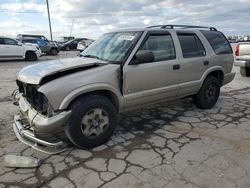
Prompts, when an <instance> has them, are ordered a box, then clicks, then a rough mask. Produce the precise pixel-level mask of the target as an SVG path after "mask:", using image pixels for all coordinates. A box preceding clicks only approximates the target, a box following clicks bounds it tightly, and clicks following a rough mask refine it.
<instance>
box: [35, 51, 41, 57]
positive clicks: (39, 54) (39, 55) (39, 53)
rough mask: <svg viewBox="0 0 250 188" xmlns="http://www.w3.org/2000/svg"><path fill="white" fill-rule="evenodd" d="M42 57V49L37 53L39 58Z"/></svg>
mask: <svg viewBox="0 0 250 188" xmlns="http://www.w3.org/2000/svg"><path fill="white" fill-rule="evenodd" d="M41 55H42V51H41V49H39V50H37V51H36V56H37V58H39V57H41Z"/></svg>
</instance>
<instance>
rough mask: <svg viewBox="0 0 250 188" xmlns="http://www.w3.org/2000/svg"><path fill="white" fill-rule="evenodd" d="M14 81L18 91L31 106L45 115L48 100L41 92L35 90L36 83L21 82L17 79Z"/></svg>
mask: <svg viewBox="0 0 250 188" xmlns="http://www.w3.org/2000/svg"><path fill="white" fill-rule="evenodd" d="M16 83H17V86H18V90H19V92H20V93H22V94H23V96H24V97H25V98H26V100H27V101H28V102H29V104H30V105H31V107H33V108H34V109H35V110H36V111H38V112H39V113H41V114H43V115H47V110H48V107H49V105H48V100H47V98H46V97H45V96H44V95H43V94H42V93H40V92H38V91H37V89H38V85H34V84H27V83H23V82H21V81H19V80H16Z"/></svg>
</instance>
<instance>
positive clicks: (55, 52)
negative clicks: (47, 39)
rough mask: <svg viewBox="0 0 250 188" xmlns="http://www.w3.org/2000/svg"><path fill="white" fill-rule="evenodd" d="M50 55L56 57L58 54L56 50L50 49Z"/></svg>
mask: <svg viewBox="0 0 250 188" xmlns="http://www.w3.org/2000/svg"><path fill="white" fill-rule="evenodd" d="M50 54H51V55H57V54H58V50H57V49H56V48H52V49H51V50H50Z"/></svg>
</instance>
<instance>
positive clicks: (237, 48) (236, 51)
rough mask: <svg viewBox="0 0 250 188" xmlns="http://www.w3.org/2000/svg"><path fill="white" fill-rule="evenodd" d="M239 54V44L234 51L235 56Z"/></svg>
mask: <svg viewBox="0 0 250 188" xmlns="http://www.w3.org/2000/svg"><path fill="white" fill-rule="evenodd" d="M239 54H240V44H237V46H236V50H235V56H239Z"/></svg>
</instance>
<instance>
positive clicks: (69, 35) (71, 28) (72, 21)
mask: <svg viewBox="0 0 250 188" xmlns="http://www.w3.org/2000/svg"><path fill="white" fill-rule="evenodd" d="M73 25H74V19H73V20H72V23H71V28H70V34H69V36H70V37H71V34H72V29H73Z"/></svg>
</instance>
